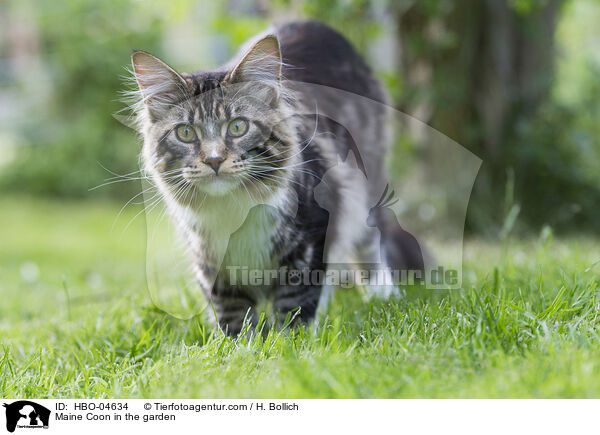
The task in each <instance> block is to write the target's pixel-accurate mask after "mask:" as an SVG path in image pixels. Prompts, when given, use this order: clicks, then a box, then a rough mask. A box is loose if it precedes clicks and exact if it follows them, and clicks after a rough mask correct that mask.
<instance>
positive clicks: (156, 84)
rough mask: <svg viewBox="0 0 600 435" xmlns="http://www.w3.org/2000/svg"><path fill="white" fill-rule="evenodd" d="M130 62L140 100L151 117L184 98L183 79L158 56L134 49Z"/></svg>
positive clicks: (185, 85) (185, 89)
mask: <svg viewBox="0 0 600 435" xmlns="http://www.w3.org/2000/svg"><path fill="white" fill-rule="evenodd" d="M131 63H132V65H133V71H134V75H135V79H136V81H137V84H138V87H139V89H140V93H141V95H142V101H143V102H144V103H145V104H146V106H147V107H148V110H149V111H150V114H151V115H152V116H153V117H158V116H160V112H161V110H165V109H166V108H167V107H168V106H170V105H172V104H174V103H176V102H178V101H181V100H182V99H183V98H185V96H186V91H187V84H186V82H185V79H184V78H183V77H182V76H181V75H180V74H178V73H177V71H175V70H174V69H173V68H171V67H170V66H169V65H167V64H166V63H164V62H163V61H162V60H160V59H159V58H157V57H155V56H153V55H151V54H150V53H146V52H145V51H134V52H133V53H132V55H131Z"/></svg>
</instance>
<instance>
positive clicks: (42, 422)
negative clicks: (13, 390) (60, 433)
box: [3, 400, 50, 432]
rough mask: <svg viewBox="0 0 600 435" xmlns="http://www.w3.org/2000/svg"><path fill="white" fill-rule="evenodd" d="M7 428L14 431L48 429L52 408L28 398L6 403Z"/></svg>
mask: <svg viewBox="0 0 600 435" xmlns="http://www.w3.org/2000/svg"><path fill="white" fill-rule="evenodd" d="M3 406H4V407H5V408H6V430H7V431H9V432H14V431H15V429H17V428H18V429H48V423H49V421H50V410H49V409H48V408H45V407H43V406H42V405H38V404H37V403H35V402H30V401H28V400H19V401H17V402H13V403H5V404H4V405H3Z"/></svg>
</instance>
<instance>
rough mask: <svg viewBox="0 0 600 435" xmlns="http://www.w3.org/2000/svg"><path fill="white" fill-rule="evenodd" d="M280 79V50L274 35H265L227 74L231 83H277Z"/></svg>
mask: <svg viewBox="0 0 600 435" xmlns="http://www.w3.org/2000/svg"><path fill="white" fill-rule="evenodd" d="M280 78H281V50H280V48H279V40H278V39H277V37H276V36H275V35H267V36H265V37H264V38H262V39H260V40H259V41H257V42H255V43H254V45H253V46H252V47H251V48H250V50H248V51H247V52H246V54H245V55H244V57H242V60H240V61H239V62H238V64H237V65H236V66H235V67H234V68H233V70H232V71H231V72H230V73H229V74H228V79H229V81H230V82H231V83H239V82H247V81H263V82H264V81H277V80H279V79H280Z"/></svg>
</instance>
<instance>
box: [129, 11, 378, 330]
mask: <svg viewBox="0 0 600 435" xmlns="http://www.w3.org/2000/svg"><path fill="white" fill-rule="evenodd" d="M132 62H133V68H134V73H135V78H136V80H137V83H138V86H139V95H140V97H141V98H140V104H139V106H138V111H137V116H138V121H139V122H138V123H139V130H140V132H141V134H142V135H143V138H144V145H143V151H142V161H143V170H144V171H145V172H146V173H147V174H149V176H150V177H151V179H152V180H153V182H154V183H155V184H156V185H157V187H158V189H159V190H160V192H161V193H162V195H163V198H164V202H165V204H166V207H167V209H168V212H169V215H170V218H171V219H173V220H174V221H175V222H176V224H177V227H178V228H179V231H180V233H181V235H182V237H183V239H184V241H185V246H186V249H187V251H188V252H189V258H190V262H191V264H192V267H193V270H194V274H195V276H196V279H197V282H198V285H200V286H201V287H202V290H203V293H204V294H205V296H206V298H207V300H208V301H211V302H212V304H213V306H214V312H215V313H216V319H214V320H216V321H217V322H218V324H219V326H220V327H222V328H223V329H225V330H227V331H229V332H230V333H236V332H238V331H239V330H240V328H241V327H242V324H243V321H244V319H247V320H248V321H250V322H256V321H257V319H258V314H259V313H257V311H256V305H257V304H258V303H260V302H262V301H264V300H270V301H272V306H273V308H274V310H275V312H277V313H279V314H280V315H285V314H286V313H288V312H289V311H291V310H297V309H299V311H297V313H296V314H297V315H298V318H300V319H302V320H304V321H306V320H309V319H311V318H313V317H314V316H315V313H316V310H317V306H318V303H319V300H320V298H321V293H322V291H323V286H322V285H321V284H320V283H308V284H306V283H295V284H290V283H286V284H285V285H281V283H280V282H279V281H277V280H273V281H272V282H267V283H263V284H262V285H260V286H252V285H243V284H240V283H236V284H235V285H234V284H232V282H231V276H230V273H229V272H228V271H227V270H228V268H229V270H231V266H238V267H239V266H243V267H248V268H249V269H250V270H252V269H279V268H282V267H283V268H288V269H293V270H306V269H308V270H324V269H326V268H327V267H328V265H330V264H331V263H351V262H352V258H353V257H355V256H356V255H358V254H359V253H360V252H374V251H377V252H378V253H379V245H376V246H375V245H374V242H373V240H374V238H373V233H372V230H373V229H374V227H375V226H377V225H374V224H371V226H368V225H366V224H365V221H366V218H367V217H368V215H369V209H370V206H371V205H372V204H373V203H374V202H376V201H377V199H378V198H379V197H380V196H381V187H382V186H383V185H385V171H384V169H383V156H384V154H385V150H386V139H385V136H386V135H385V127H384V119H385V113H384V110H383V109H378V110H371V111H368V110H364V108H361V107H359V106H356V105H352V104H347V105H344V104H341V103H340V102H339V101H336V102H331V104H332V105H339V106H340V107H334V108H333V110H338V109H339V114H338V115H339V116H338V117H337V119H336V121H333V120H332V119H330V118H328V117H324V116H321V115H319V109H318V108H314V107H305V106H306V101H304V100H303V98H301V96H299V95H298V94H297V93H296V92H295V91H294V90H293V89H292V88H293V86H290V85H289V84H291V83H293V82H304V83H311V84H315V85H319V86H326V87H328V88H335V89H339V90H341V91H345V92H348V93H351V94H353V95H358V96H360V97H361V98H362V97H364V98H368V99H370V100H375V101H378V102H384V101H385V94H384V92H383V90H382V87H381V85H380V83H379V82H378V81H377V80H376V79H375V77H374V76H373V74H372V72H371V71H370V69H369V67H368V66H367V65H366V64H365V62H364V61H363V60H362V59H361V58H360V56H359V55H358V54H357V53H356V51H355V50H354V49H353V48H352V46H351V45H350V44H349V43H348V42H347V40H346V39H345V38H344V37H343V36H341V35H340V34H339V33H337V32H335V31H334V30H332V29H330V28H328V27H326V26H325V25H323V24H320V23H317V22H294V23H289V24H285V25H282V26H277V27H274V28H272V29H270V30H269V31H268V32H267V33H265V34H263V35H259V36H258V37H256V38H254V39H253V40H252V41H251V42H249V43H248V44H247V46H246V47H245V48H244V49H243V50H242V51H241V52H240V54H239V55H238V56H237V57H236V58H235V59H234V60H233V61H231V62H230V63H229V64H228V65H226V66H224V67H222V68H219V69H217V70H214V71H197V72H193V73H179V72H176V71H175V70H174V69H172V68H171V67H169V66H168V65H167V64H166V63H164V62H163V61H161V60H159V59H158V58H156V57H154V56H152V55H151V54H149V53H146V52H143V51H135V52H134V53H133V55H132ZM303 105H304V107H303ZM381 107H384V106H383V105H381ZM300 109H302V110H300ZM331 109H332V108H330V110H331ZM307 111H309V112H310V111H312V112H314V114H313V115H306V116H305V115H299V114H300V113H301V112H302V113H306V112H307ZM348 125H354V126H356V125H360V129H359V130H358V131H359V134H358V135H359V136H360V137H356V135H355V137H351V136H350V134H349V133H348V130H347V129H346V128H345V126H348ZM356 142H360V143H362V144H368V146H366V147H363V149H362V150H361V152H360V154H362V155H360V156H356V155H355V156H354V157H355V158H356V159H357V160H358V161H360V163H361V164H362V165H364V166H365V171H366V172H368V173H369V174H370V176H369V178H368V179H367V178H365V177H362V178H360V177H358V178H357V177H352V176H350V175H349V173H347V172H345V170H344V169H343V167H342V168H341V169H339V168H338V169H339V170H337V171H335V176H330V177H328V183H327V186H326V187H327V189H325V190H324V191H326V192H328V193H326V195H328V197H327V200H328V201H329V202H330V203H334V204H335V210H336V213H335V214H334V215H331V216H330V211H328V210H325V209H324V208H322V207H321V206H320V205H319V204H318V203H317V202H316V201H315V196H314V190H315V187H316V186H318V185H319V184H320V183H321V181H322V179H323V176H324V175H325V173H326V172H327V171H328V170H330V169H331V168H332V167H333V166H335V165H336V163H337V162H338V161H339V156H340V155H341V156H347V155H348V153H349V152H350V151H354V154H357V152H356ZM367 170H368V171H367ZM331 174H333V172H332V173H330V175H331ZM322 190H323V189H322ZM329 210H331V209H329ZM332 222H333V224H332ZM328 223H329V228H328ZM380 227H382V228H383V227H384V226H383V225H380ZM327 231H329V232H330V233H329V237H328V240H330V243H328V245H327V246H325V239H326V233H327ZM384 236H385V235H384V234H382V235H381V237H382V238H383V237H384ZM220 259H222V261H221V260H220ZM328 259H329V261H328ZM345 260H347V261H345ZM381 261H382V262H385V261H386V259H385V258H382V259H381ZM321 299H322V300H323V299H324V298H321ZM207 311H209V312H212V310H207Z"/></svg>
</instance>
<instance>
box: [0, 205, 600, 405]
mask: <svg viewBox="0 0 600 435" xmlns="http://www.w3.org/2000/svg"><path fill="white" fill-rule="evenodd" d="M0 211H1V213H0V243H1V248H0V294H1V295H2V302H1V303H0V396H1V397H12V398H16V397H19V398H29V397H37V398H46V397H53V398H55V397H110V398H115V397H194V398H205V397H258V398H267V397H268V398H274V397H279V398H288V397H289V398H303V397H306V398H309V397H319V398H340V397H343V398H353V397H360V398H367V397H378V398H388V397H407V398H408V397H600V340H599V338H600V335H599V328H598V316H599V310H600V301H599V299H598V294H599V289H598V284H599V278H598V271H599V270H600V265H598V263H596V262H597V261H598V260H600V245H599V244H598V241H597V240H588V239H584V238H580V239H569V240H554V239H553V237H552V236H551V234H550V233H549V232H548V231H545V232H544V233H543V237H540V238H533V239H531V240H526V241H514V240H513V241H511V240H509V241H507V242H506V243H504V244H502V245H499V244H496V243H491V242H481V241H469V242H467V243H466V249H465V260H466V267H465V275H464V276H465V285H464V289H463V290H461V291H452V292H439V291H437V292H434V291H424V292H421V293H419V294H414V293H412V294H409V295H408V296H407V297H405V298H404V299H401V300H394V301H388V302H386V301H371V302H363V301H362V299H361V297H360V295H359V294H357V293H356V292H353V291H340V292H338V294H337V296H336V300H335V301H334V303H333V304H332V305H331V308H330V312H329V315H328V317H327V319H325V321H323V322H322V323H321V326H320V327H319V328H318V329H316V330H315V329H311V328H297V329H294V330H291V331H289V330H285V331H277V330H271V331H269V332H268V333H266V334H264V335H263V336H253V337H252V338H248V337H247V336H246V335H244V336H242V337H241V338H239V339H232V338H228V337H224V336H222V335H221V334H219V333H217V332H216V331H214V330H213V329H211V328H210V327H208V326H207V325H205V324H204V323H203V321H202V319H200V318H194V319H191V320H189V321H180V320H176V319H174V318H171V317H169V316H167V315H165V314H163V313H161V312H160V311H158V310H156V309H155V308H154V307H153V306H152V304H151V302H150V300H149V297H148V294H147V291H146V290H145V284H144V276H143V272H144V222H143V218H142V217H138V218H137V219H136V220H134V222H133V223H132V224H131V225H130V226H129V228H128V229H127V231H125V232H123V228H124V227H125V226H126V225H127V223H128V222H129V221H130V220H131V219H132V218H133V217H134V216H135V214H136V213H137V210H135V209H131V210H126V211H125V212H124V214H123V215H122V216H121V217H120V218H119V219H118V220H117V222H116V225H115V226H114V228H112V225H113V222H114V220H115V217H116V216H117V214H118V211H119V207H118V206H116V205H114V204H111V203H81V202H77V203H75V202H73V203H58V202H46V201H41V200H32V199H27V198H4V199H0Z"/></svg>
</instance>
